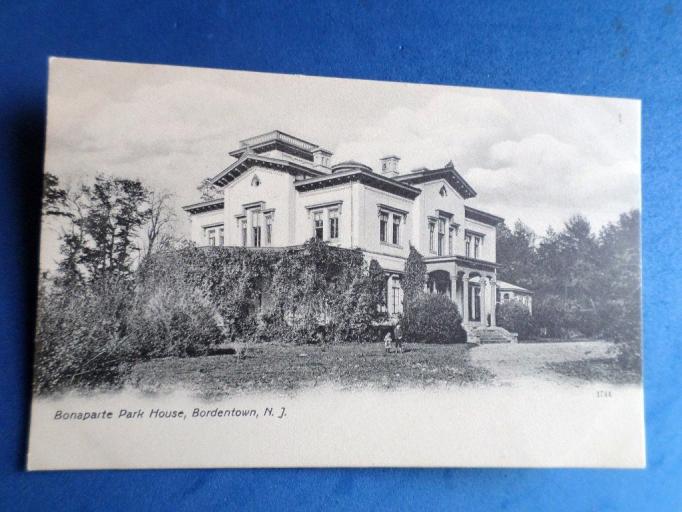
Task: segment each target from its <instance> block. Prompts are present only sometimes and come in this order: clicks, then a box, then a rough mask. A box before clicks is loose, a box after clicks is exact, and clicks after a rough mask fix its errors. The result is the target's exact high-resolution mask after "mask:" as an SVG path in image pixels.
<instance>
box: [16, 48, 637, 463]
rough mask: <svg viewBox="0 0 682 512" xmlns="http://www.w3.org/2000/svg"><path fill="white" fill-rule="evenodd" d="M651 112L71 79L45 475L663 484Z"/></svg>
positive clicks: (54, 207)
mask: <svg viewBox="0 0 682 512" xmlns="http://www.w3.org/2000/svg"><path fill="white" fill-rule="evenodd" d="M640 110H641V103H640V102H639V101H638V100H635V99H620V98H604V97H590V96H574V95H566V94H554V93H549V92H547V93H545V92H524V91H511V90H493V89H477V88H465V87H455V86H442V85H438V86H436V85H428V84H411V83H396V82H379V81H368V80H351V79H340V78H324V77H310V76H301V75H286V74H268V73H255V72H245V71H230V70H218V69H202V68H188V67H174V66H163V65H152V64H132V63H117V62H106V61H89V60H78V59H64V58H53V59H51V61H50V73H49V92H48V115H47V135H46V149H45V160H44V181H43V203H42V226H41V247H40V276H39V289H38V300H37V303H38V304H37V313H36V329H35V345H34V354H35V355H34V374H33V403H32V411H31V431H30V439H29V454H28V462H29V468H30V469H92V468H95V469H96V468H155V467H165V468H167V467H313V466H315V467H340V466H343V467H351V466H352V467H357V466H363V467H366V466H414V467H438V466H470V467H626V468H636V467H643V466H644V464H645V457H644V452H645V450H644V412H643V391H642V372H641V367H642V364H641V363H642V349H641V318H642V315H641V298H640V297H641V264H640V208H641V206H640V205H641V187H640V179H641V149H640V130H641V116H640Z"/></svg>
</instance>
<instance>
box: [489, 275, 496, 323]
mask: <svg viewBox="0 0 682 512" xmlns="http://www.w3.org/2000/svg"><path fill="white" fill-rule="evenodd" d="M490 297H491V299H490V326H491V327H495V326H496V325H497V319H496V318H495V312H496V311H495V310H496V309H497V279H496V278H495V276H493V277H491V278H490Z"/></svg>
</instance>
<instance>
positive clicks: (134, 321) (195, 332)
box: [128, 283, 224, 359]
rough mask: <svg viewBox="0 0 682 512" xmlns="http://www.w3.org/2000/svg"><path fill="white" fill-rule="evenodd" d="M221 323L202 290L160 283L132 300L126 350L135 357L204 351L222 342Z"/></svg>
mask: <svg viewBox="0 0 682 512" xmlns="http://www.w3.org/2000/svg"><path fill="white" fill-rule="evenodd" d="M222 323H223V322H222V319H221V317H220V315H219V314H218V309H217V307H216V306H215V305H214V304H213V303H212V302H211V301H210V300H209V299H208V297H207V294H206V293H205V292H202V291H201V290H199V289H197V288H191V287H188V286H182V285H177V283H176V286H169V285H168V284H166V283H161V284H159V286H156V287H154V288H153V289H152V290H150V291H149V293H145V294H140V296H138V297H137V298H136V300H135V301H134V302H133V305H132V308H131V311H130V312H129V314H128V336H129V338H130V340H131V342H130V349H131V352H133V353H134V355H135V356H136V359H144V358H152V357H168V356H176V357H186V356H197V355H202V354H206V353H207V352H208V348H209V347H210V346H211V345H217V344H220V343H222V342H223V341H224V335H223V330H222Z"/></svg>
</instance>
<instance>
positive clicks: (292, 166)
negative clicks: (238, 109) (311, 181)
mask: <svg viewBox="0 0 682 512" xmlns="http://www.w3.org/2000/svg"><path fill="white" fill-rule="evenodd" d="M254 164H259V165H262V166H264V167H269V168H271V169H279V170H283V171H287V172H290V173H292V174H296V175H301V174H302V175H303V176H306V177H312V176H325V175H326V173H324V172H322V171H318V170H317V169H313V168H312V167H308V166H305V165H302V164H299V163H296V162H291V161H289V160H283V159H281V158H272V157H269V156H264V155H258V154H255V153H252V152H246V153H244V154H242V156H241V157H239V159H238V160H237V161H236V162H233V163H232V164H231V165H230V166H229V167H227V168H226V169H224V170H223V171H222V172H221V173H220V174H218V175H217V176H216V177H215V178H213V179H212V180H211V183H212V184H213V185H216V186H219V187H224V186H225V185H227V184H228V183H230V182H231V181H234V180H235V179H236V178H238V177H239V176H241V175H242V174H243V173H244V172H246V171H247V170H249V168H250V167H251V166H252V165H254Z"/></svg>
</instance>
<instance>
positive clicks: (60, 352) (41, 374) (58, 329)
mask: <svg viewBox="0 0 682 512" xmlns="http://www.w3.org/2000/svg"><path fill="white" fill-rule="evenodd" d="M130 295H131V285H130V283H129V282H127V281H124V280H122V279H108V280H107V279H103V280H101V281H99V282H96V283H92V284H90V285H89V286H87V287H86V286H81V285H72V286H66V287H63V288H59V289H50V290H47V289H46V284H45V283H42V284H41V287H40V290H39V293H38V310H37V322H36V336H35V365H34V378H33V380H34V389H35V391H36V392H37V393H43V392H51V391H60V390H63V389H66V388H81V387H82V388H87V387H92V386H102V385H115V384H116V383H117V382H118V380H119V377H120V375H121V367H122V365H125V363H127V362H130V361H131V360H132V357H131V354H130V350H129V343H130V339H129V338H128V336H127V333H126V319H125V315H126V307H127V305H128V303H129V300H130Z"/></svg>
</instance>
